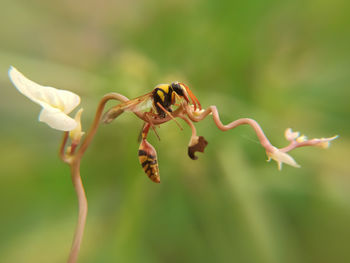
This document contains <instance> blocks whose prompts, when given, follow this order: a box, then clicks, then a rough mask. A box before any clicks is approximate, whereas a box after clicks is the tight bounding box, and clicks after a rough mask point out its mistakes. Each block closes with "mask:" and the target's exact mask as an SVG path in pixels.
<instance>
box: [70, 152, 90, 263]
mask: <svg viewBox="0 0 350 263" xmlns="http://www.w3.org/2000/svg"><path fill="white" fill-rule="evenodd" d="M70 167H71V175H72V182H73V186H74V189H75V192H76V194H77V198H78V206H79V214H78V222H77V226H76V229H75V234H74V238H73V243H72V248H71V251H70V254H69V258H68V261H67V262H68V263H75V262H76V261H77V258H78V253H79V249H80V245H81V241H82V239H83V234H84V228H85V222H86V215H87V211H88V204H87V199H86V195H85V190H84V186H83V183H82V181H81V177H80V160H79V159H74V161H73V162H72V163H71V164H70Z"/></svg>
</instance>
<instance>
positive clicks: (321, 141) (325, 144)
mask: <svg viewBox="0 0 350 263" xmlns="http://www.w3.org/2000/svg"><path fill="white" fill-rule="evenodd" d="M337 138H338V135H335V136H333V137H329V138H320V139H313V140H319V142H318V143H316V144H315V146H317V147H321V148H323V149H327V148H328V147H329V144H330V143H329V142H330V141H333V140H335V139H337Z"/></svg>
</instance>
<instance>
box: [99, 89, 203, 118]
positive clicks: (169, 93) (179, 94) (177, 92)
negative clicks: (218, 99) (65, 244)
mask: <svg viewBox="0 0 350 263" xmlns="http://www.w3.org/2000/svg"><path fill="white" fill-rule="evenodd" d="M189 97H190V98H191V100H192V103H193V105H194V107H195V109H196V108H197V105H198V108H199V109H201V108H202V107H201V104H200V103H199V101H198V99H197V98H196V97H195V96H194V94H193V93H192V92H191V90H190V89H189V88H188V87H187V86H186V85H185V84H183V83H179V82H173V83H171V84H160V85H157V86H156V87H155V88H154V89H153V91H151V92H149V93H147V94H145V95H142V96H140V97H137V98H135V99H132V100H129V101H127V102H124V103H121V104H118V105H117V106H115V107H113V108H111V109H110V110H108V111H107V113H106V114H105V115H104V116H103V118H102V121H103V122H104V123H110V122H112V121H113V120H114V119H115V118H116V117H118V116H119V115H120V114H121V113H123V112H124V111H144V110H147V109H150V111H149V112H146V116H147V115H148V116H151V117H155V118H165V117H166V115H169V116H170V117H172V115H171V112H172V109H171V106H172V105H175V102H176V99H179V100H182V99H184V100H185V101H186V102H187V103H190V101H189Z"/></svg>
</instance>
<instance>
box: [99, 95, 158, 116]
mask: <svg viewBox="0 0 350 263" xmlns="http://www.w3.org/2000/svg"><path fill="white" fill-rule="evenodd" d="M152 105H153V98H152V92H150V93H147V94H145V95H142V96H140V97H137V98H135V99H132V100H128V101H126V102H123V103H121V104H118V105H117V106H114V107H113V108H111V109H109V110H108V111H107V112H106V113H105V114H104V116H103V118H102V121H103V122H104V123H111V122H112V121H113V120H114V119H115V118H117V117H118V116H119V115H120V114H122V113H123V112H124V111H145V110H147V109H148V108H151V107H152Z"/></svg>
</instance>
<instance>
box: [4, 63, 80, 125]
mask: <svg viewBox="0 0 350 263" xmlns="http://www.w3.org/2000/svg"><path fill="white" fill-rule="evenodd" d="M8 74H9V77H10V80H11V81H12V83H13V85H14V86H15V87H16V88H17V90H18V91H19V92H21V93H22V94H23V95H24V96H26V97H28V98H29V99H30V100H32V101H33V102H35V103H37V104H39V105H40V106H41V107H42V110H41V112H40V115H39V121H41V122H45V123H46V124H47V125H49V126H50V127H51V128H53V129H56V130H61V131H71V130H73V129H75V128H76V127H77V125H78V123H77V121H76V120H74V119H73V118H71V117H69V116H68V115H67V114H69V113H70V112H71V111H72V110H73V109H75V108H76V107H77V106H78V105H79V103H80V97H79V96H78V95H77V94H75V93H73V92H70V91H67V90H59V89H55V88H52V87H45V86H41V85H39V84H37V83H35V82H33V81H31V80H29V79H27V78H26V77H25V76H24V75H23V74H22V73H20V72H19V71H18V70H17V69H16V68H14V67H12V66H11V67H10V69H9V72H8Z"/></svg>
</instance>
